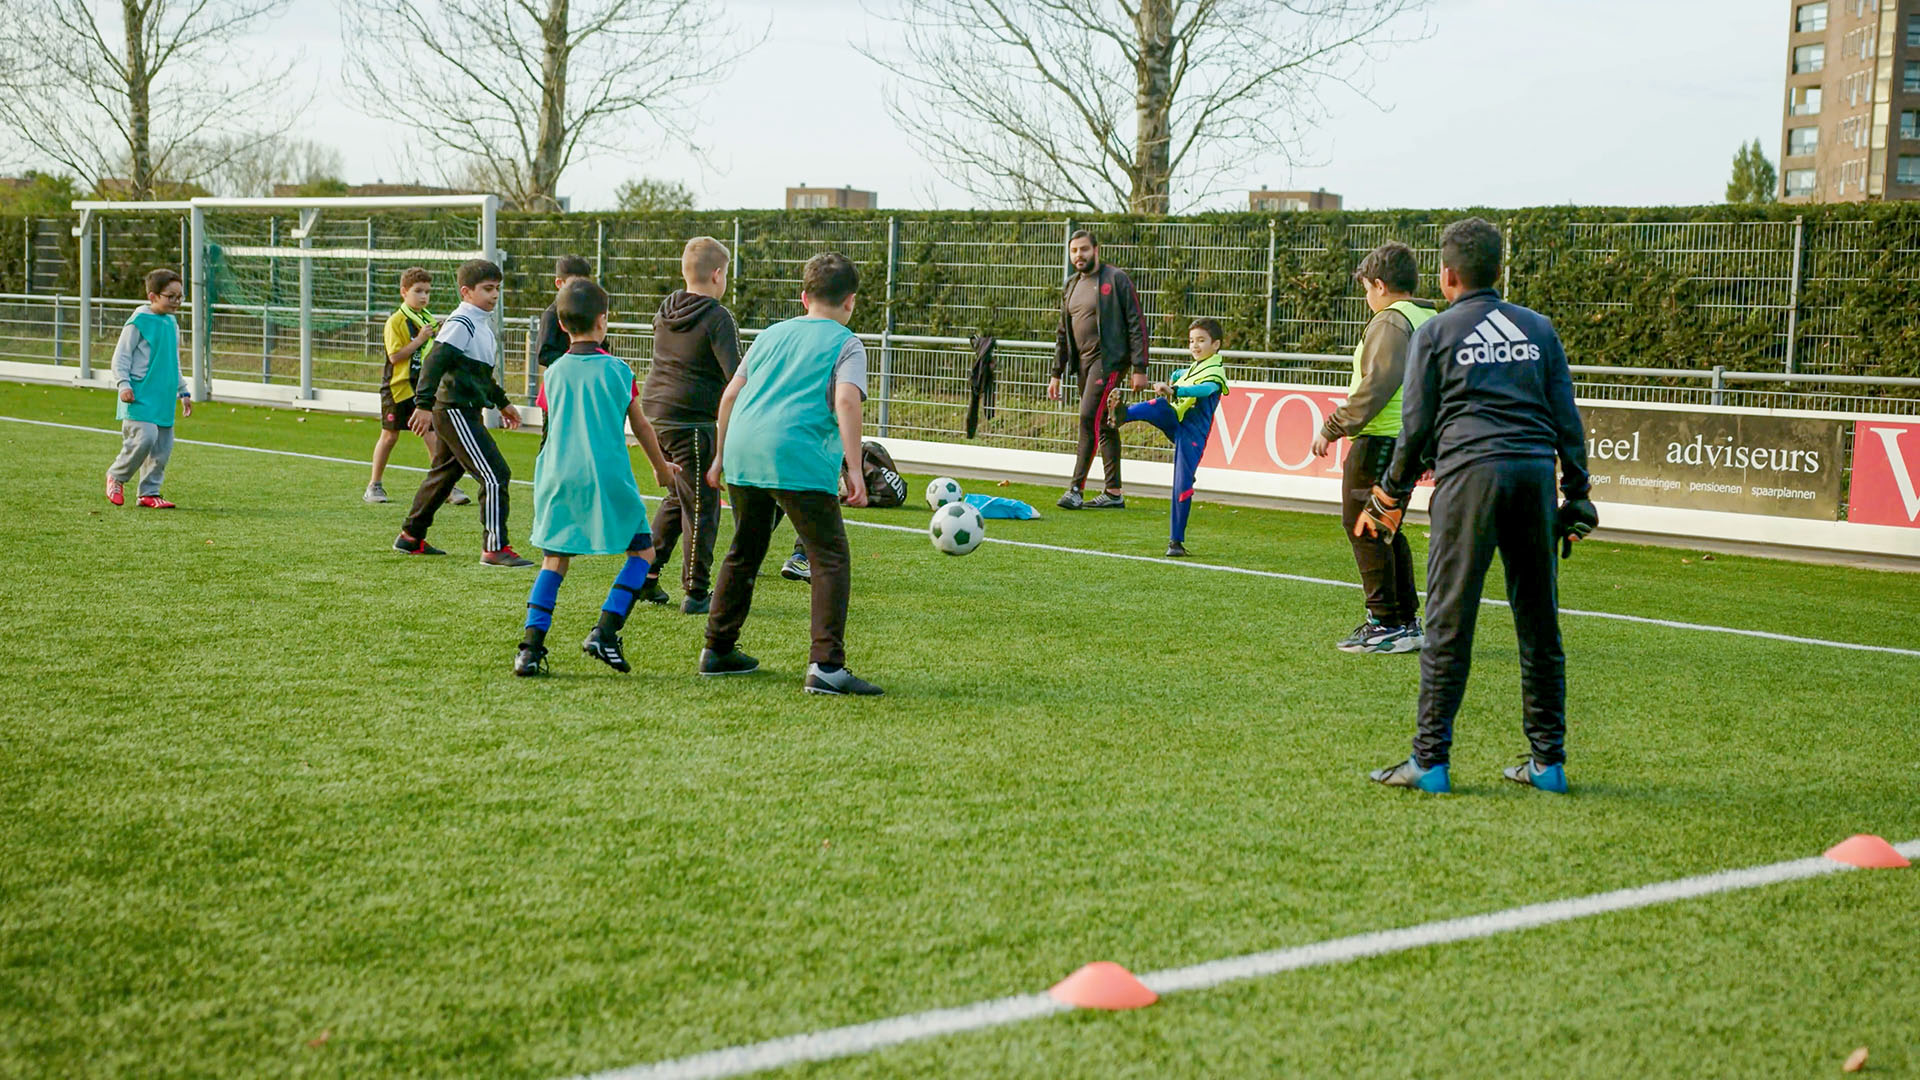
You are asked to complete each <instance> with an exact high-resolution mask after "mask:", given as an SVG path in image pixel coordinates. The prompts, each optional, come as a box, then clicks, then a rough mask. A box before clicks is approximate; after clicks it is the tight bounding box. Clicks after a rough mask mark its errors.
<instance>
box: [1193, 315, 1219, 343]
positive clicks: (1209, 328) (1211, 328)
mask: <svg viewBox="0 0 1920 1080" xmlns="http://www.w3.org/2000/svg"><path fill="white" fill-rule="evenodd" d="M1187 329H1188V330H1189V331H1193V330H1205V331H1206V332H1207V336H1208V337H1210V338H1212V339H1213V340H1215V341H1218V342H1222V343H1224V342H1225V341H1226V340H1227V333H1226V331H1224V330H1222V329H1220V320H1219V319H1208V318H1199V319H1195V320H1193V321H1192V322H1190V323H1188V324H1187Z"/></svg>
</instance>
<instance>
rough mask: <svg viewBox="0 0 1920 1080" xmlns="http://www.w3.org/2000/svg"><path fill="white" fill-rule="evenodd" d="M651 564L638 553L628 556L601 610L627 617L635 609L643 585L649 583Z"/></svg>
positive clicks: (608, 591) (623, 617)
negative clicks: (634, 603)
mask: <svg viewBox="0 0 1920 1080" xmlns="http://www.w3.org/2000/svg"><path fill="white" fill-rule="evenodd" d="M649 566H650V564H649V563H648V562H647V560H645V559H643V558H641V557H640V556H638V555H629V556H627V561H626V563H625V565H623V566H621V567H620V576H619V577H616V578H614V579H613V588H611V589H608V590H607V602H606V603H604V604H601V605H600V610H601V611H604V612H606V613H607V614H609V615H617V616H619V617H620V618H621V619H625V618H626V617H627V614H628V613H629V612H631V611H632V610H633V602H634V600H635V599H637V598H638V597H639V595H640V589H641V586H643V585H645V584H646V583H647V570H648V568H649Z"/></svg>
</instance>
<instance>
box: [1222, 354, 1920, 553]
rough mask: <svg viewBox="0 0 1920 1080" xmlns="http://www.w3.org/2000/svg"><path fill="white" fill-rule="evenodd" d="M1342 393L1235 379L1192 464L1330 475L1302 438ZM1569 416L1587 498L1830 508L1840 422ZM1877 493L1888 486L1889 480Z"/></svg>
mask: <svg viewBox="0 0 1920 1080" xmlns="http://www.w3.org/2000/svg"><path fill="white" fill-rule="evenodd" d="M1345 400H1346V395H1345V394H1344V393H1342V392H1340V391H1332V390H1310V389H1295V388H1289V387H1282V386H1273V385H1263V384H1251V385H1244V386H1235V387H1234V388H1233V392H1232V393H1231V394H1229V395H1228V396H1227V397H1226V398H1225V400H1223V401H1222V402H1221V403H1220V409H1219V412H1218V413H1216V414H1215V417H1214V422H1213V434H1212V435H1211V436H1210V437H1209V439H1208V441H1207V449H1206V454H1205V455H1204V456H1203V457H1202V459H1201V462H1200V463H1201V466H1202V467H1204V468H1213V469H1231V470H1238V471H1247V472H1262V473H1281V474H1286V475H1292V476H1307V477H1327V478H1337V477H1338V476H1339V475H1340V468H1341V454H1342V453H1344V451H1345V448H1346V446H1345V443H1344V442H1342V443H1341V444H1339V446H1338V447H1337V448H1336V451H1335V452H1334V453H1333V454H1330V455H1328V456H1327V457H1325V458H1316V457H1314V456H1313V452H1312V450H1311V446H1312V443H1313V437H1314V435H1315V434H1316V433H1318V432H1319V430H1320V425H1321V423H1323V422H1324V421H1325V420H1326V418H1327V416H1328V415H1330V414H1331V413H1332V412H1333V411H1334V410H1335V409H1337V408H1339V406H1340V404H1341V403H1342V402H1344V401H1345ZM1580 412H1581V416H1582V418H1583V419H1584V420H1585V421H1586V425H1587V466H1588V468H1589V470H1591V472H1592V473H1593V497H1594V498H1595V499H1597V500H1600V501H1602V502H1625V503H1640V504H1645V505H1650V506H1673V507H1684V508H1687V509H1693V510H1719V511H1731V512H1734V513H1743V514H1767V515H1771V516H1775V517H1796V518H1811V519H1817V520H1826V521H1833V520H1835V519H1837V518H1838V517H1839V516H1840V497H1841V494H1842V472H1843V468H1844V463H1845V459H1844V456H1843V451H1844V449H1845V438H1846V428H1847V424H1848V422H1847V421H1842V420H1823V419H1814V418H1799V417H1777V416H1759V415H1748V414H1732V413H1716V412H1704V411H1690V410H1667V409H1647V408H1634V407H1631V406H1611V405H1591V404H1589V405H1582V406H1581V408H1580ZM1911 437H1912V439H1913V442H1912V449H1911V451H1910V460H1912V461H1914V462H1916V463H1920V429H1916V431H1915V433H1914V434H1913V435H1912V436H1911ZM1857 469H1858V466H1857V465H1856V472H1857ZM1902 475H1905V474H1902ZM1858 486H1859V481H1858V480H1856V481H1855V487H1856V488H1858ZM1887 490H1888V491H1892V492H1897V490H1898V488H1897V486H1895V485H1893V484H1892V481H1891V479H1889V482H1888V487H1887ZM1907 490H1909V491H1911V490H1912V488H1911V487H1909V488H1908V489H1907ZM1893 497H1894V498H1895V499H1896V500H1897V494H1896V495H1895V496H1893ZM1903 523H1911V522H1903Z"/></svg>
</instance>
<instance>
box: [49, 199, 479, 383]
mask: <svg viewBox="0 0 1920 1080" xmlns="http://www.w3.org/2000/svg"><path fill="white" fill-rule="evenodd" d="M72 205H73V209H74V210H75V211H77V212H78V213H79V215H80V221H79V223H78V224H77V225H75V226H74V229H73V235H74V236H75V238H77V239H78V241H79V255H80V283H79V284H80V377H81V379H83V380H86V379H90V378H91V377H92V373H93V304H94V271H95V267H94V264H93V263H94V258H93V245H92V244H91V243H89V242H88V241H89V240H90V239H91V235H92V231H93V227H94V219H95V216H96V215H102V214H116V213H119V214H153V213H156V212H160V213H184V214H185V215H186V218H187V222H188V232H189V237H190V239H189V241H188V243H189V248H190V253H191V254H190V263H191V265H190V266H187V267H182V268H181V270H182V272H183V276H184V277H185V278H186V285H187V303H186V305H185V307H186V308H187V309H188V310H189V311H191V312H192V313H193V320H192V323H191V328H190V333H189V343H190V345H189V353H190V356H191V373H192V382H193V397H194V400H196V401H205V400H207V398H208V396H209V395H210V394H211V393H212V384H213V378H212V370H211V364H210V362H209V353H210V348H211V342H210V338H209V333H210V328H211V326H212V318H211V311H210V310H203V308H205V307H206V305H202V304H201V301H202V299H203V298H205V297H206V296H207V295H208V266H207V253H208V242H209V241H208V231H207V215H208V213H209V212H210V211H213V212H219V213H223V214H245V213H249V212H254V213H260V212H265V213H273V212H276V211H277V212H282V213H284V212H287V211H293V212H295V213H297V214H298V215H299V224H298V226H297V227H296V228H294V229H293V230H292V231H291V232H290V233H288V234H287V237H286V238H287V239H288V240H290V241H292V242H291V243H279V242H273V243H269V244H264V245H262V244H242V245H233V246H229V247H226V248H224V253H225V255H226V256H228V257H231V258H241V259H245V258H265V259H288V260H292V261H293V262H294V263H295V264H296V265H298V266H299V269H300V301H299V315H300V391H299V394H300V398H301V399H305V400H311V399H312V398H313V396H314V393H313V276H314V262H315V260H349V261H355V262H361V261H366V262H371V260H374V259H381V260H396V259H399V260H414V261H420V262H426V261H434V260H453V261H459V260H466V259H490V260H492V261H493V262H494V263H496V264H497V263H499V262H500V261H501V253H500V245H499V230H498V217H499V212H500V199H499V197H498V196H496V195H410V196H389V197H381V196H342V197H336V198H317V197H316V198H300V197H294V198H266V199H247V198H217V197H203V198H194V199H184V200H172V201H147V202H136V201H119V200H115V201H97V200H79V201H75V202H74V203H73V204H72ZM449 209H453V210H471V211H477V212H478V214H479V220H478V223H477V229H476V235H475V236H474V242H473V245H472V246H471V247H462V248H457V249H455V248H398V249H388V248H375V247H372V246H369V245H362V246H359V247H352V246H344V245H338V244H335V245H316V244H315V242H314V236H315V233H316V231H317V230H318V228H319V226H320V223H321V221H322V219H323V218H324V217H325V215H326V214H327V213H328V212H329V211H336V210H338V211H348V210H351V211H373V210H449ZM370 237H371V230H369V238H370ZM499 320H500V312H499V310H498V309H496V310H495V311H494V321H495V323H496V324H497V323H498V322H499ZM497 329H498V327H497V325H496V330H497Z"/></svg>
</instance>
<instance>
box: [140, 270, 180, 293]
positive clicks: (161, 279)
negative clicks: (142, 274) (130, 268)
mask: <svg viewBox="0 0 1920 1080" xmlns="http://www.w3.org/2000/svg"><path fill="white" fill-rule="evenodd" d="M179 280H180V273H179V271H177V270H169V269H167V268H166V267H164V266H163V267H161V268H159V269H158V270H149V271H147V295H148V296H159V295H160V293H161V291H162V290H164V289H165V288H166V287H167V286H169V285H171V284H173V283H174V282H176V281H179Z"/></svg>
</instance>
